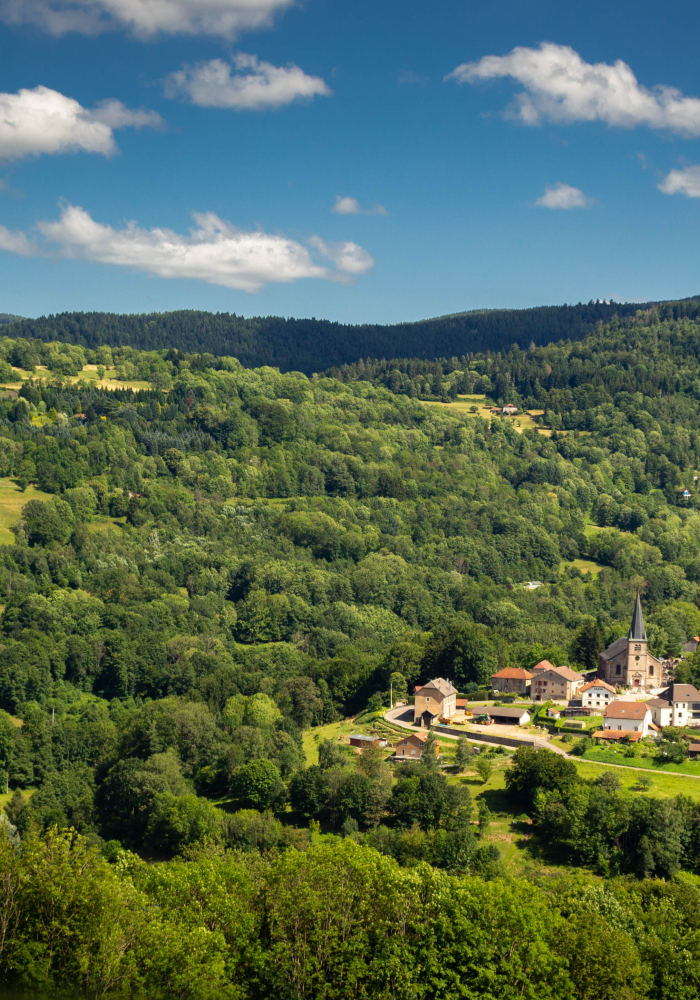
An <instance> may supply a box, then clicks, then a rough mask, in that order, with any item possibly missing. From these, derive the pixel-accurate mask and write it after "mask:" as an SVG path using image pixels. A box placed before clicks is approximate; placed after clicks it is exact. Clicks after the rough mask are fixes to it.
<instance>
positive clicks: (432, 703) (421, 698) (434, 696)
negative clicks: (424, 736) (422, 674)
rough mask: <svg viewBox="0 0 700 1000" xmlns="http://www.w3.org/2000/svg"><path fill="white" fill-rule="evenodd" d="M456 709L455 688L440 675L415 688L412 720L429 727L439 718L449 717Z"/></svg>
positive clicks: (426, 727)
mask: <svg viewBox="0 0 700 1000" xmlns="http://www.w3.org/2000/svg"><path fill="white" fill-rule="evenodd" d="M456 710H457V688H456V687H454V685H453V684H451V683H450V682H449V681H446V680H445V679H444V678H442V677H436V678H435V680H432V681H428V683H427V684H424V685H423V686H422V687H417V688H416V689H415V704H414V709H413V719H414V722H420V724H421V726H423V728H425V729H429V728H430V726H432V724H433V723H434V722H438V721H439V720H440V719H451V718H452V716H453V715H454V714H455V711H456Z"/></svg>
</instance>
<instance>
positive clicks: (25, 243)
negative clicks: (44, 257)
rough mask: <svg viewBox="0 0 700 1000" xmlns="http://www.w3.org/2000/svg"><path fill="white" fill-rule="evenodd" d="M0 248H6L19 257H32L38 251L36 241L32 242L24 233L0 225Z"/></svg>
mask: <svg viewBox="0 0 700 1000" xmlns="http://www.w3.org/2000/svg"><path fill="white" fill-rule="evenodd" d="M0 250H8V251H9V252H10V253H15V254H17V255H18V256H20V257H34V256H36V254H37V253H38V252H39V248H38V247H37V245H36V243H32V241H31V240H30V239H28V238H27V236H26V235H25V233H22V232H19V231H18V230H15V231H14V232H13V231H12V230H11V229H6V228H5V226H0Z"/></svg>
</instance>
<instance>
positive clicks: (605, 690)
mask: <svg viewBox="0 0 700 1000" xmlns="http://www.w3.org/2000/svg"><path fill="white" fill-rule="evenodd" d="M579 694H580V695H581V704H582V705H583V707H584V708H599V709H600V714H601V715H602V714H603V712H604V711H605V709H606V708H607V707H608V705H609V704H610V702H611V701H614V700H615V688H614V687H612V685H610V684H606V683H605V681H591V682H590V684H584V685H583V687H582V688H581V690H580V692H579Z"/></svg>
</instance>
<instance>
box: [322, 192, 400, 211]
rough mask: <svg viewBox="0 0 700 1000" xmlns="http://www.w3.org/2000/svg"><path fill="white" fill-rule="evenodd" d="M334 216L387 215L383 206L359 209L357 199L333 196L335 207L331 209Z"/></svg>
mask: <svg viewBox="0 0 700 1000" xmlns="http://www.w3.org/2000/svg"><path fill="white" fill-rule="evenodd" d="M331 212H335V214H336V215H388V214H389V213H388V212H387V210H386V209H385V208H384V206H383V205H378V204H375V205H372V207H371V208H361V207H360V203H359V202H358V200H357V198H351V197H350V196H349V195H345V196H343V195H339V194H337V195H336V196H335V205H334V206H333V208H332V209H331Z"/></svg>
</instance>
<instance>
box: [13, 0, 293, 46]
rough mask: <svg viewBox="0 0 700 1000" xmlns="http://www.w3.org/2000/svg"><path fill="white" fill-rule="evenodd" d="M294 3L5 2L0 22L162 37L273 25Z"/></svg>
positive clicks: (230, 33)
mask: <svg viewBox="0 0 700 1000" xmlns="http://www.w3.org/2000/svg"><path fill="white" fill-rule="evenodd" d="M293 2H294V0H0V20H2V21H4V22H5V23H6V24H33V25H36V26H37V27H39V28H42V29H43V30H44V31H48V32H49V33H50V34H52V35H64V34H66V33H67V32H79V33H81V34H88V35H96V34H98V33H100V32H102V31H110V30H113V29H115V28H125V29H127V30H129V31H131V32H132V33H133V34H134V35H137V36H139V37H141V38H150V37H153V36H154V35H158V34H161V33H162V34H170V35H173V34H181V35H218V36H220V37H223V38H233V37H235V36H236V35H237V34H238V33H239V32H241V31H246V30H250V29H253V28H264V27H266V26H267V25H269V24H270V23H271V22H272V20H273V17H274V15H275V14H276V13H278V12H279V11H282V10H284V9H285V8H287V7H290V6H291V5H292V3H293Z"/></svg>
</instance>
